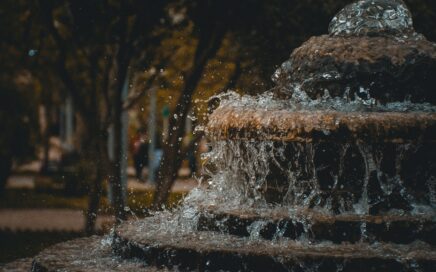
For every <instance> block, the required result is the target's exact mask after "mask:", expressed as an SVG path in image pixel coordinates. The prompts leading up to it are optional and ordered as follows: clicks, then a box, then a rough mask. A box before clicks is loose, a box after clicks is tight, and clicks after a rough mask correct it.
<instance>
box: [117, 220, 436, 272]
mask: <svg viewBox="0 0 436 272" xmlns="http://www.w3.org/2000/svg"><path fill="white" fill-rule="evenodd" d="M155 224H156V222H155V219H154V218H147V219H145V220H144V221H142V222H138V221H137V222H127V223H125V224H123V225H121V226H120V227H119V228H118V230H117V232H116V240H115V241H117V242H116V244H114V248H115V250H116V251H117V252H118V254H120V255H121V256H123V257H130V258H138V259H142V260H144V261H145V262H147V263H151V264H153V265H155V266H158V267H161V266H164V267H168V268H178V269H180V270H184V271H191V270H195V271H308V270H310V269H315V268H316V271H320V272H322V271H410V270H413V269H416V268H417V267H418V268H419V269H420V271H432V269H433V268H434V266H435V265H436V252H435V251H434V250H432V249H431V248H429V247H428V246H426V245H424V244H413V245H407V246H406V245H401V246H398V245H394V244H389V243H379V244H377V245H371V244H368V243H358V244H336V245H332V244H327V243H326V244H315V245H310V244H302V243H299V242H294V241H291V240H286V241H285V240H283V241H277V242H275V243H271V242H270V241H267V240H262V239H259V240H250V239H247V238H242V237H237V236H232V235H225V234H221V233H218V232H215V233H211V232H204V231H198V232H191V233H183V232H181V233H177V231H176V232H175V233H167V232H164V231H160V232H154V231H145V232H143V233H141V234H140V235H138V232H137V229H138V228H145V229H153V228H154V226H155ZM413 266H415V267H414V268H413V269H412V267H413Z"/></svg>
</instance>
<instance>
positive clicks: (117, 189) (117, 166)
mask: <svg viewBox="0 0 436 272" xmlns="http://www.w3.org/2000/svg"><path fill="white" fill-rule="evenodd" d="M113 102H114V103H113V106H114V111H113V113H114V122H113V129H114V161H113V162H112V175H111V178H110V184H111V186H112V201H113V207H114V211H115V218H116V219H117V221H122V220H125V219H126V212H125V210H124V207H125V205H126V203H125V199H124V195H123V194H124V192H123V184H122V180H121V178H122V162H121V161H122V159H123V158H122V156H123V154H122V138H121V137H122V135H121V129H122V120H121V118H122V99H121V91H117V92H116V93H115V95H114V101H113Z"/></svg>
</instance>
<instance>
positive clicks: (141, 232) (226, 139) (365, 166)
mask: <svg viewBox="0 0 436 272" xmlns="http://www.w3.org/2000/svg"><path fill="white" fill-rule="evenodd" d="M273 81H274V82H275V83H276V87H275V88H274V89H273V90H272V91H269V92H266V93H264V94H262V95H259V96H257V97H249V96H240V95H238V94H236V93H233V92H228V93H225V94H222V95H219V96H217V97H216V98H217V99H219V101H220V105H219V106H218V108H217V109H216V110H215V111H214V112H213V113H212V114H211V116H210V118H209V123H208V126H207V127H206V128H205V131H206V133H207V135H208V137H209V138H210V140H211V141H212V144H211V145H212V151H211V152H209V153H208V154H206V155H205V160H206V161H207V174H206V175H205V177H204V178H203V180H202V182H203V183H207V184H206V186H202V187H200V188H198V189H194V190H193V191H192V192H191V193H190V194H189V195H188V196H187V197H186V198H185V200H184V203H183V204H182V205H181V207H180V208H178V209H177V210H175V211H172V212H170V211H164V212H159V213H156V214H154V215H153V216H151V217H148V218H145V219H141V220H136V221H129V222H125V223H123V224H121V225H120V226H118V227H117V228H116V230H114V232H113V234H112V235H111V236H110V237H107V238H105V239H103V241H101V238H95V237H91V238H85V239H81V240H76V241H73V242H67V243H64V244H60V245H57V246H55V247H52V248H49V249H47V250H45V251H43V252H42V253H41V254H39V255H38V256H37V257H36V258H35V259H34V262H33V271H48V270H51V269H53V270H55V269H60V270H62V269H68V267H73V268H74V269H80V268H83V269H84V268H87V269H88V270H119V271H126V270H141V271H142V270H144V271H157V270H161V269H162V270H177V271H178V270H182V271H186V270H188V271H190V270H201V271H436V248H435V245H436V160H435V154H436V106H435V103H436V93H435V92H434V86H436V45H435V44H433V43H430V42H429V41H427V40H426V39H425V38H424V37H423V36H422V35H420V34H418V33H416V32H415V30H414V29H413V25H412V19H411V14H410V12H409V11H408V9H407V7H406V6H405V4H404V3H403V1H401V0H369V1H367V0H364V1H358V2H356V3H353V4H351V5H348V6H346V7H345V8H344V9H343V10H341V11H340V12H339V13H338V14H337V15H336V16H335V17H334V18H333V20H332V22H331V24H330V26H329V34H328V35H323V36H319V37H313V38H311V39H309V40H308V41H307V42H305V43H304V44H303V45H302V46H301V47H299V48H297V49H296V50H294V52H293V53H292V54H291V56H290V59H289V60H287V61H286V62H284V63H283V64H282V65H281V66H280V67H279V69H278V70H277V71H276V72H275V73H274V75H273ZM111 252H112V253H111ZM74 269H73V270H74Z"/></svg>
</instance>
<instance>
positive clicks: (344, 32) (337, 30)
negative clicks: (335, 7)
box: [329, 0, 420, 38]
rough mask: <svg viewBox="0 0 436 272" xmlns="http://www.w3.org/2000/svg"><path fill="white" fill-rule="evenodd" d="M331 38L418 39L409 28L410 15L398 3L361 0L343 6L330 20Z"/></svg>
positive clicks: (394, 0) (400, 2) (388, 0)
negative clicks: (382, 36)
mask: <svg viewBox="0 0 436 272" xmlns="http://www.w3.org/2000/svg"><path fill="white" fill-rule="evenodd" d="M329 33H330V35H334V36H371V35H372V36H373V35H396V36H401V37H404V38H407V37H408V36H415V37H416V38H419V37H420V36H419V35H418V34H416V33H415V31H414V29H413V21H412V15H411V13H410V11H409V10H408V9H407V6H406V5H405V4H404V2H403V1H401V0H363V1H358V2H355V3H353V4H350V5H348V6H346V7H345V8H344V9H342V10H341V11H340V12H338V14H336V16H335V17H334V18H333V19H332V21H331V22H330V25H329Z"/></svg>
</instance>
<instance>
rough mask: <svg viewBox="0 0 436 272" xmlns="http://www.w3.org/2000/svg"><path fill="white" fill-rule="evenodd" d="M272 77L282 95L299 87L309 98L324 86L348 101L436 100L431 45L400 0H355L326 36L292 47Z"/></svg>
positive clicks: (435, 65) (319, 93)
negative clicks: (358, 99) (287, 58)
mask: <svg viewBox="0 0 436 272" xmlns="http://www.w3.org/2000/svg"><path fill="white" fill-rule="evenodd" d="M272 79H273V81H274V82H275V83H276V84H277V87H276V93H277V94H278V95H279V96H280V97H285V98H288V97H290V96H292V93H293V90H294V88H295V86H298V87H301V89H302V90H303V91H305V92H306V93H307V94H308V95H309V96H310V97H311V98H313V99H315V98H318V97H320V96H322V95H323V94H324V93H325V90H328V91H329V93H330V95H332V96H346V97H349V98H350V99H354V97H355V95H357V96H359V97H360V98H363V99H367V98H369V97H372V98H375V99H376V100H378V101H380V102H381V103H386V102H392V101H404V100H408V99H410V100H411V101H412V102H430V103H432V104H436V92H435V91H434V88H435V86H436V44H434V43H431V42H429V41H428V40H426V39H425V38H424V37H423V36H422V35H420V34H417V33H416V32H415V30H414V28H413V23H412V18H411V13H410V12H409V10H408V9H407V7H406V5H405V4H404V3H403V1H401V0H364V1H358V2H355V3H353V4H350V5H348V6H346V7H345V8H344V9H342V10H341V11H340V12H339V13H338V14H336V16H335V17H334V18H333V20H332V21H331V23H330V26H329V34H328V35H322V36H318V37H312V38H310V39H309V40H308V41H307V42H305V43H304V44H303V45H302V46H301V47H299V48H297V49H296V50H294V51H293V52H292V54H291V56H290V59H289V60H287V61H285V62H284V63H283V64H282V65H281V66H280V67H279V68H278V69H277V71H276V72H275V73H274V75H273V77H272Z"/></svg>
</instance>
